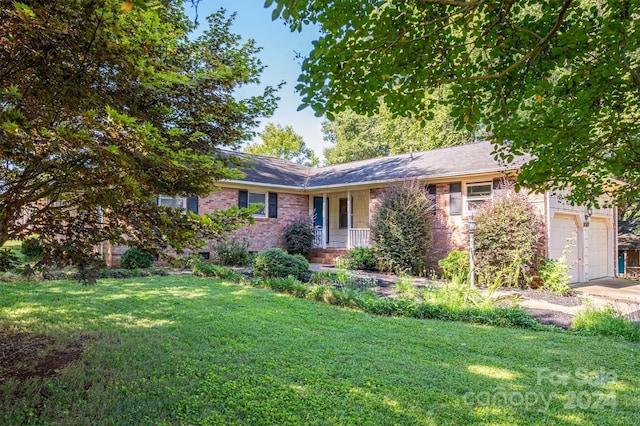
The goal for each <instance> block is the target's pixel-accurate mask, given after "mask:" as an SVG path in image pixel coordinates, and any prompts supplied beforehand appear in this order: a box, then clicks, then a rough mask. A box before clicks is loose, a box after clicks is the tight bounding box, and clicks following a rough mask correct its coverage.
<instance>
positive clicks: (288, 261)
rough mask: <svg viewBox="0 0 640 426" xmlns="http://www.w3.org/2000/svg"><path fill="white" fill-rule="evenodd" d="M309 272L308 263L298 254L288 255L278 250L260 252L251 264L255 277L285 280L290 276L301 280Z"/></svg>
mask: <svg viewBox="0 0 640 426" xmlns="http://www.w3.org/2000/svg"><path fill="white" fill-rule="evenodd" d="M308 272H309V262H307V259H305V258H304V257H303V256H302V255H300V254H293V255H292V254H288V253H287V252H286V251H284V250H282V249H279V248H272V249H268V250H264V251H261V252H260V253H258V255H257V256H256V259H255V261H254V264H253V274H254V275H255V276H257V277H272V278H285V277H288V276H289V275H292V276H293V277H296V278H301V277H303V276H305V275H307V274H308Z"/></svg>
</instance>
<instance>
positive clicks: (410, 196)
mask: <svg viewBox="0 0 640 426" xmlns="http://www.w3.org/2000/svg"><path fill="white" fill-rule="evenodd" d="M433 209H434V205H433V199H432V198H431V196H430V195H429V194H428V192H427V190H426V187H425V185H424V184H420V183H418V182H416V181H405V182H404V183H403V184H401V185H399V186H394V187H390V188H388V189H386V190H385V191H384V192H383V193H382V196H381V200H380V205H379V206H378V209H377V211H376V214H375V216H374V218H373V223H372V226H371V238H372V241H373V244H374V249H375V252H376V256H377V258H378V260H379V266H380V270H383V271H391V272H394V273H396V274H406V273H410V274H414V275H424V274H425V273H426V270H427V260H428V257H429V253H430V250H431V246H432V241H433V235H432V234H433Z"/></svg>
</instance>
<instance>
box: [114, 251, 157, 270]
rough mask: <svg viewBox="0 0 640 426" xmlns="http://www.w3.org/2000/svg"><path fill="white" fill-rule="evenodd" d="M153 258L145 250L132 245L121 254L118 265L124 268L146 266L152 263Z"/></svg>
mask: <svg viewBox="0 0 640 426" xmlns="http://www.w3.org/2000/svg"><path fill="white" fill-rule="evenodd" d="M154 260H155V259H154V257H153V256H152V255H150V254H149V253H147V252H146V251H142V250H140V249H138V248H135V247H132V248H130V249H128V250H127V251H125V252H124V254H123V255H122V258H121V259H120V266H122V267H123V268H124V269H140V268H148V267H150V266H151V265H152V264H153V261H154Z"/></svg>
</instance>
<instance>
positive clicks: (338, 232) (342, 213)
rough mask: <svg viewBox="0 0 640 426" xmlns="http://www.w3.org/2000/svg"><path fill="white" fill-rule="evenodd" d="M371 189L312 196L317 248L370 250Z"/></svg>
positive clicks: (311, 211) (310, 204)
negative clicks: (359, 248)
mask: <svg viewBox="0 0 640 426" xmlns="http://www.w3.org/2000/svg"><path fill="white" fill-rule="evenodd" d="M369 192H370V191H369V190H368V189H367V190H359V191H344V192H336V193H323V194H319V195H312V196H310V197H309V211H310V214H312V215H313V217H314V225H315V228H314V247H315V248H318V249H323V250H327V249H344V250H345V251H346V250H350V249H352V248H354V247H369V246H370V245H371V231H370V229H369V201H370V200H369V199H370V194H369Z"/></svg>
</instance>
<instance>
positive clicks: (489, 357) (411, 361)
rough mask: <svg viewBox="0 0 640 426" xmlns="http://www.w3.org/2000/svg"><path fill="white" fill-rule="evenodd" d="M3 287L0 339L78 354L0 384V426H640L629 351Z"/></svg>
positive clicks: (57, 287)
mask: <svg viewBox="0 0 640 426" xmlns="http://www.w3.org/2000/svg"><path fill="white" fill-rule="evenodd" d="M0 285H1V292H2V293H1V294H2V296H1V297H0V330H2V331H4V332H5V333H6V332H17V331H29V332H32V333H35V334H46V335H49V336H51V337H53V338H54V339H55V340H56V342H58V343H57V344H58V345H65V344H66V343H74V342H75V343H80V342H81V343H82V344H83V345H84V348H85V349H84V353H83V355H82V358H81V359H80V360H79V361H76V362H75V363H73V364H71V365H70V366H68V367H67V368H65V369H63V370H62V371H61V373H60V374H59V375H58V376H56V377H51V378H46V379H34V378H32V379H28V381H27V382H26V383H18V382H16V381H15V380H2V381H0V394H1V396H2V399H1V402H0V405H1V407H0V424H20V423H32V424H110V425H111V424H113V425H116V424H117V425H128V424H131V425H143V424H233V423H235V424H255V425H257V424H302V423H304V424H407V425H416V424H427V425H442V424H461V425H463V424H496V425H498V424H511V425H518V424H542V423H547V424H571V425H593V424H598V425H604V424H629V425H631V424H640V410H638V407H640V393H639V392H638V389H640V354H639V349H640V346H638V345H637V344H632V343H626V342H623V341H619V340H612V339H606V338H594V337H584V336H577V335H573V334H570V333H563V332H552V331H545V332H540V331H529V330H519V329H503V328H492V327H488V326H477V325H468V324H463V323H456V322H449V323H447V322H440V321H421V320H414V319H396V318H386V317H375V316H371V315H368V314H363V313H361V312H357V311H348V310H344V309H340V308H336V307H333V306H329V305H325V304H321V303H315V302H312V301H309V300H302V299H295V298H292V297H288V296H283V295H280V294H277V293H273V292H271V291H267V290H260V289H253V288H245V287H240V286H237V285H235V284H228V283H222V282H219V281H213V280H211V279H205V278H194V277H191V276H181V277H161V278H142V279H137V280H100V281H99V283H98V285H97V286H93V287H83V286H81V285H79V284H77V283H75V282H66V281H65V282H61V281H57V282H45V283H27V284H25V283H19V284H0ZM0 366H1V364H0Z"/></svg>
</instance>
